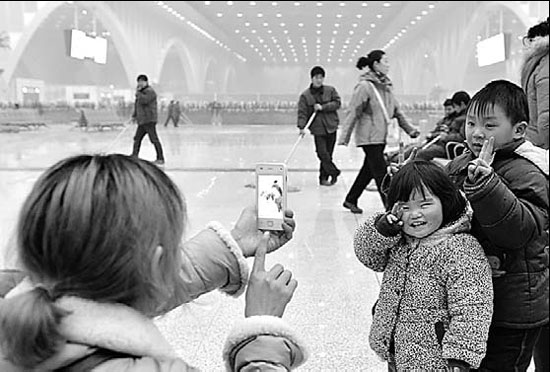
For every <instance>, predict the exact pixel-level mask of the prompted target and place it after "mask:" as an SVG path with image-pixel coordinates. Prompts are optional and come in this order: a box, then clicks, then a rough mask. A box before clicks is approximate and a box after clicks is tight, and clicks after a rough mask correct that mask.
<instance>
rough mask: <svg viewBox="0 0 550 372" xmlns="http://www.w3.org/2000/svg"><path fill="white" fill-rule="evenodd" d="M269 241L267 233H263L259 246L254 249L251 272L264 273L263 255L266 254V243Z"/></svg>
mask: <svg viewBox="0 0 550 372" xmlns="http://www.w3.org/2000/svg"><path fill="white" fill-rule="evenodd" d="M268 240H269V232H267V231H266V232H264V234H263V235H262V238H261V239H260V244H259V245H258V248H257V249H256V254H255V256H254V265H253V266H252V271H253V272H261V271H265V254H266V253H267V242H268Z"/></svg>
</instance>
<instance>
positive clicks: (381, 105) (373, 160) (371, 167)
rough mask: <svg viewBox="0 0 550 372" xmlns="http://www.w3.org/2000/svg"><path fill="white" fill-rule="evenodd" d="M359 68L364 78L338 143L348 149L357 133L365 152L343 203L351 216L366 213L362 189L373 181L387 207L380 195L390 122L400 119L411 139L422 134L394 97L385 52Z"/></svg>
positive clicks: (362, 61)
mask: <svg viewBox="0 0 550 372" xmlns="http://www.w3.org/2000/svg"><path fill="white" fill-rule="evenodd" d="M356 66H357V68H358V69H359V70H360V71H361V76H360V77H359V83H357V85H356V86H355V88H354V90H353V95H352V97H351V101H350V104H349V109H348V110H349V111H348V113H347V115H346V118H345V120H344V123H343V125H342V130H341V133H340V138H339V140H338V144H339V145H345V146H347V145H348V144H349V140H350V137H351V134H352V132H353V131H354V130H355V144H356V146H357V147H361V148H362V149H363V151H364V152H365V159H364V161H363V166H362V167H361V170H360V171H359V174H358V175H357V177H356V178H355V181H354V183H353V185H352V186H351V188H350V190H349V192H348V194H347V195H346V198H345V200H344V207H345V208H347V209H349V210H350V211H351V212H352V213H363V210H362V209H361V208H359V206H358V205H357V203H358V200H359V197H361V194H362V193H363V190H365V187H366V186H367V185H368V183H369V182H370V181H371V180H372V179H373V178H374V180H375V181H376V186H377V187H378V192H379V193H380V197H381V198H382V202H383V204H384V206H386V197H385V196H384V194H383V193H382V192H381V184H382V179H383V178H384V175H385V174H386V160H385V158H384V148H385V147H386V138H387V136H388V125H389V120H390V119H392V118H395V119H397V121H398V123H399V126H400V127H401V128H403V130H404V131H405V132H407V133H408V134H409V136H410V137H411V138H416V137H418V135H419V134H420V132H419V131H418V129H416V128H415V127H413V126H412V125H411V124H410V123H409V122H408V120H407V119H406V118H405V116H404V115H403V113H402V112H401V110H400V108H399V103H398V102H397V100H396V98H395V96H394V95H393V86H392V82H391V80H390V78H389V77H388V71H389V68H390V65H389V59H388V56H387V55H386V53H385V52H384V51H382V50H373V51H372V52H370V53H369V54H368V55H367V57H361V58H359V60H358V61H357V65H356ZM379 98H380V99H379Z"/></svg>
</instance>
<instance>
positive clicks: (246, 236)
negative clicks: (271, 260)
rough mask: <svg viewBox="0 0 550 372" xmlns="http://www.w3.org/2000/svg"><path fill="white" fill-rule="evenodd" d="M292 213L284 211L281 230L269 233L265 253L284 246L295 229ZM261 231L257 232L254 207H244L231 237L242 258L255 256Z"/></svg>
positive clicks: (256, 216)
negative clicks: (237, 246)
mask: <svg viewBox="0 0 550 372" xmlns="http://www.w3.org/2000/svg"><path fill="white" fill-rule="evenodd" d="M293 217H294V212H292V211H291V210H290V209H287V210H285V211H284V217H283V224H282V226H283V230H282V231H270V232H269V240H268V242H267V253H271V252H273V251H276V250H277V249H279V248H280V247H282V246H283V245H285V244H286V243H287V242H288V241H289V240H290V239H292V235H293V234H294V230H295V229H296V221H295V220H294V218H293ZM262 234H263V231H261V230H258V214H257V213H256V208H255V207H246V208H245V209H244V210H243V211H242V213H241V215H240V217H239V220H238V221H237V223H236V224H235V227H234V228H233V230H231V235H232V236H233V238H234V239H235V241H236V242H237V244H238V245H239V247H241V250H242V252H243V256H245V257H252V256H254V255H255V254H256V249H257V248H258V245H259V244H260V241H261V238H262Z"/></svg>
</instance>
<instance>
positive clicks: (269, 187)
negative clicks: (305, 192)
mask: <svg viewBox="0 0 550 372" xmlns="http://www.w3.org/2000/svg"><path fill="white" fill-rule="evenodd" d="M283 198H284V192H283V176H282V175H274V174H260V175H258V217H259V218H269V219H280V220H282V219H283V212H284V211H283V208H284V205H285V204H284V200H283Z"/></svg>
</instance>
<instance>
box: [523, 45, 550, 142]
mask: <svg viewBox="0 0 550 372" xmlns="http://www.w3.org/2000/svg"><path fill="white" fill-rule="evenodd" d="M548 40H549V38H548V36H546V37H543V38H541V39H540V40H538V41H536V42H535V43H534V45H533V48H532V49H531V50H530V51H529V53H528V54H527V55H526V56H525V61H524V63H523V67H522V70H521V86H522V87H523V90H524V91H525V93H526V94H527V100H528V102H529V126H528V127H527V139H528V140H529V141H531V142H532V143H533V144H535V145H536V146H540V147H542V148H544V149H546V150H548V147H549V145H548V141H549V140H548V134H549V132H548V120H549V118H548V104H549V101H550V96H549V92H548V90H549V82H548V73H549V71H548V69H549V65H548V50H549V49H548Z"/></svg>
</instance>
